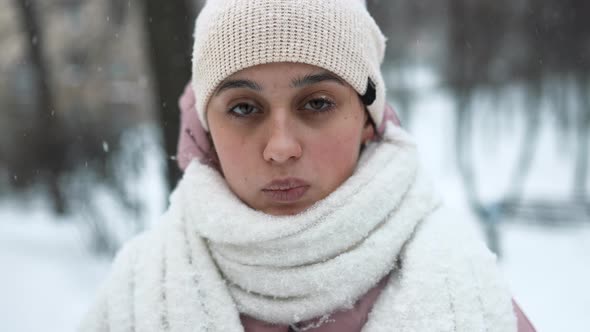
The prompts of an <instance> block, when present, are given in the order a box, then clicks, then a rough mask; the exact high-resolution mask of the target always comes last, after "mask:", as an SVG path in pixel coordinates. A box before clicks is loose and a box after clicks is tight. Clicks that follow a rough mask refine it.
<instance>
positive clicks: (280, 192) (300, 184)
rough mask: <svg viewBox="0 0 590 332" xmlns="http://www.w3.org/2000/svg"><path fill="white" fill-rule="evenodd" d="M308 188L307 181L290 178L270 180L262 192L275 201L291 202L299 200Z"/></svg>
mask: <svg viewBox="0 0 590 332" xmlns="http://www.w3.org/2000/svg"><path fill="white" fill-rule="evenodd" d="M308 189H309V184H308V183H307V182H305V181H303V180H301V179H297V178H288V179H281V180H274V181H272V182H270V183H269V184H267V185H266V186H265V187H264V188H263V189H262V192H263V193H264V194H265V195H266V196H267V197H268V198H270V199H272V200H274V201H277V202H283V203H290V202H295V201H297V200H299V199H300V198H301V197H302V196H303V195H305V193H306V192H307V190H308Z"/></svg>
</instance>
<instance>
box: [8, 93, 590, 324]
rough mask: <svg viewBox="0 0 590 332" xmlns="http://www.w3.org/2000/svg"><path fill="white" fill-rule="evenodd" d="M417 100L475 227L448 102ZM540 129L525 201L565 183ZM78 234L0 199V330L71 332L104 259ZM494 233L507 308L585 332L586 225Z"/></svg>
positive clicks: (444, 181) (550, 136)
mask: <svg viewBox="0 0 590 332" xmlns="http://www.w3.org/2000/svg"><path fill="white" fill-rule="evenodd" d="M421 100H423V102H421V103H420V104H417V105H415V108H414V109H413V112H414V114H415V117H414V121H413V125H412V126H411V131H412V133H413V134H414V135H415V137H416V139H417V141H418V144H419V146H420V148H421V157H422V160H423V163H424V167H425V168H426V170H427V171H428V172H429V173H430V174H431V175H432V176H433V179H434V181H435V184H436V186H437V187H438V188H439V191H440V192H441V193H442V194H443V197H444V198H445V200H446V202H447V204H448V205H450V206H451V207H453V209H454V210H455V211H454V212H455V213H456V214H457V215H459V216H463V217H465V218H470V219H472V220H474V222H475V218H474V216H473V214H472V213H471V212H470V211H469V209H468V208H467V206H466V204H465V194H464V192H463V190H462V187H461V181H460V178H459V176H458V174H457V171H456V168H455V165H454V161H453V160H454V155H453V152H452V148H451V145H452V113H451V107H452V105H451V104H450V102H449V99H448V98H446V97H445V96H444V95H437V94H436V93H433V94H430V95H429V97H428V98H422V99H421ZM514 121H515V123H518V121H519V120H518V119H515V120H514ZM545 123H547V124H548V125H547V126H545V127H544V130H543V136H542V140H541V144H540V147H539V155H538V157H537V159H536V165H538V166H536V168H535V169H533V172H532V173H531V176H530V177H529V178H528V181H527V184H526V186H525V187H526V188H525V189H526V192H527V194H530V195H533V196H534V195H536V194H537V193H540V195H541V196H544V197H545V196H546V195H545V194H546V193H553V194H555V193H558V194H559V195H563V193H564V192H567V190H568V188H569V186H570V185H571V181H565V180H563V181H555V180H552V181H548V178H555V175H556V174H562V175H563V177H565V178H567V176H566V175H564V174H565V173H567V172H568V170H569V167H570V166H569V165H570V164H568V162H567V160H566V161H563V160H564V158H562V157H559V158H558V156H562V155H559V154H558V152H559V151H558V150H559V149H558V147H556V146H555V142H556V141H557V140H556V139H555V132H554V130H552V129H553V128H552V127H551V125H550V124H551V119H545ZM499 133H500V135H498V138H497V140H499V141H498V143H499V144H498V146H496V147H492V148H490V147H482V149H485V151H487V152H489V153H486V154H482V156H480V157H478V163H479V164H478V169H486V171H485V173H484V174H486V176H480V177H479V178H480V180H481V181H482V182H481V184H482V186H481V187H482V188H484V189H483V190H482V191H483V192H482V196H483V197H486V198H490V199H493V198H495V197H498V196H499V195H501V194H502V192H503V191H505V188H506V186H507V184H506V183H505V182H506V179H508V176H507V174H508V173H509V171H507V170H506V169H505V168H506V166H507V165H510V158H512V157H509V156H508V157H506V155H510V153H511V152H513V151H511V150H510V147H512V149H513V150H514V146H515V144H514V141H515V136H514V135H512V136H511V135H509V134H506V135H505V136H503V135H501V133H502V132H501V131H500V132H499ZM506 147H508V151H505V150H506ZM154 151H155V150H154ZM498 156H500V157H498ZM502 156H503V157H502ZM158 158H160V159H161V158H162V156H161V155H159V154H158V153H154V155H153V157H151V159H158ZM498 158H500V159H498ZM566 159H567V158H566ZM487 169H489V170H487ZM145 173H146V174H144V175H142V176H141V177H140V181H142V183H139V184H136V185H137V187H138V188H140V190H139V192H146V193H149V195H150V197H148V199H150V200H153V201H154V202H155V201H163V199H162V195H163V185H162V182H163V180H162V175H161V171H160V169H159V168H158V167H157V163H156V166H154V167H148V168H147V170H146V172H145ZM488 173H489V174H488ZM563 177H560V178H563ZM154 204H155V206H156V208H154V207H153V206H154ZM154 204H151V206H152V209H151V212H149V213H148V214H149V215H148V216H146V218H148V219H150V220H151V219H154V218H156V216H157V214H158V213H159V211H161V210H162V208H163V206H162V205H158V204H157V203H154ZM81 234H82V233H81V231H80V228H79V227H77V226H76V225H75V223H74V222H68V221H67V220H65V221H64V220H57V218H56V217H54V216H53V215H52V214H51V213H50V212H48V209H47V207H46V206H45V205H44V204H43V202H39V201H33V202H32V203H29V204H27V205H22V203H16V202H15V201H13V200H11V199H9V200H7V201H4V202H0V266H2V272H1V273H0V295H1V296H0V331H9V332H20V331H23V332H24V331H27V332H28V331H49V332H50V331H56V332H58V331H59V332H62V331H74V330H75V327H76V325H77V323H78V322H79V320H80V319H81V317H82V315H83V314H84V312H85V311H86V310H87V308H88V305H89V304H90V303H91V302H92V299H93V296H94V294H95V292H96V290H97V287H98V285H99V284H100V281H101V280H103V279H104V277H105V275H106V273H107V272H108V268H109V261H108V259H107V258H97V257H94V256H92V255H91V254H89V252H88V249H87V248H86V247H85V243H84V241H85V240H84V236H83V235H81ZM500 236H501V248H502V251H503V257H502V260H501V268H502V269H503V271H504V274H505V276H506V279H507V281H508V283H509V284H510V286H511V288H512V292H513V294H514V297H515V299H516V301H517V302H519V303H520V304H521V306H522V308H523V309H524V311H525V312H526V313H527V315H528V316H529V317H530V318H531V320H532V322H533V323H534V325H535V326H536V327H537V329H538V331H540V332H545V331H548V332H552V331H555V332H561V331H572V332H576V331H580V332H584V331H590V285H588V280H590V222H588V223H585V224H581V223H577V224H571V225H569V226H567V227H559V228H557V227H546V226H545V227H543V226H539V225H534V224H532V225H531V224H530V223H529V224H523V223H506V224H502V225H501V226H500Z"/></svg>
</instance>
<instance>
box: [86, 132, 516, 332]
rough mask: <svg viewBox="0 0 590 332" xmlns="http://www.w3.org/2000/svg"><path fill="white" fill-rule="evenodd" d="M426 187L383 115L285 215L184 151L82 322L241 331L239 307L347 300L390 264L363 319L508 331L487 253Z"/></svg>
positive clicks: (281, 310) (504, 298)
mask: <svg viewBox="0 0 590 332" xmlns="http://www.w3.org/2000/svg"><path fill="white" fill-rule="evenodd" d="M205 188H206V190H205ZM431 192H432V191H431V190H430V189H429V188H428V186H427V185H425V183H424V181H422V180H421V179H420V172H419V171H418V167H417V156H416V150H415V147H414V145H413V143H412V142H411V141H410V140H409V138H408V136H407V134H405V133H404V132H403V131H401V130H400V129H398V128H395V127H393V126H389V127H388V129H387V132H386V134H385V137H384V139H383V140H382V141H381V142H379V143H372V144H370V145H369V146H368V147H367V149H366V150H365V151H364V152H363V157H362V158H361V160H360V161H359V166H358V168H357V170H356V172H355V173H354V174H353V176H351V177H350V178H349V179H348V180H347V181H346V182H345V183H344V184H343V185H342V186H341V187H339V188H338V189H337V190H336V191H335V192H334V193H332V194H331V195H329V196H328V197H327V198H326V199H324V200H322V201H320V202H318V203H317V204H316V205H314V206H313V207H311V208H309V209H308V210H306V211H305V212H303V213H300V214H298V215H295V216H283V217H275V216H270V215H266V214H263V213H260V212H258V211H255V210H252V209H250V208H249V207H247V206H246V205H245V204H243V203H242V202H241V201H239V199H238V198H237V197H236V196H235V195H234V194H232V193H231V191H230V189H229V188H228V187H227V185H226V184H225V181H224V180H223V178H222V177H221V176H220V175H219V174H218V173H216V172H215V171H214V170H212V169H210V168H208V167H206V166H203V165H200V164H197V163H193V164H191V166H190V167H189V168H188V169H187V171H186V174H185V177H184V178H183V180H182V181H181V183H180V184H179V186H178V188H177V190H176V191H175V193H174V194H173V196H172V202H171V207H170V209H169V211H168V212H167V214H166V215H165V219H166V221H165V222H163V223H162V224H160V225H159V226H158V227H157V228H156V229H155V230H154V231H152V232H148V233H147V234H145V235H143V236H142V237H140V238H139V239H137V240H135V241H134V243H132V244H131V245H129V246H127V248H125V249H124V250H123V252H122V253H121V254H119V257H118V258H117V262H116V263H115V268H114V272H113V275H112V276H111V281H110V282H109V283H108V285H107V289H106V290H105V294H106V295H104V298H103V300H102V301H103V302H104V303H102V305H100V304H99V306H98V308H97V309H95V311H94V312H93V313H92V314H91V316H90V318H89V320H88V321H87V325H86V327H89V328H88V329H83V330H85V331H86V330H88V331H93V330H102V329H101V328H99V326H102V327H108V328H110V329H111V331H132V330H134V331H160V330H164V331H166V330H170V331H242V330H243V327H242V326H241V323H240V319H239V313H245V314H247V315H250V316H252V317H255V318H258V319H261V320H264V321H267V322H272V323H279V324H293V323H296V322H299V321H305V320H308V319H311V318H314V317H319V316H323V315H327V314H329V313H331V312H334V311H336V310H340V309H345V308H350V307H351V306H352V305H353V304H354V302H355V301H356V300H358V299H359V298H360V297H361V296H362V295H363V294H365V293H366V292H367V291H368V290H369V289H371V288H372V287H373V286H374V285H375V284H376V283H377V282H378V281H379V280H380V279H382V278H383V277H384V276H386V275H388V274H390V273H391V277H390V280H389V281H388V284H387V286H386V287H385V289H384V290H383V291H382V293H381V295H380V296H379V298H378V300H377V302H376V303H375V305H374V307H373V309H372V311H371V313H370V316H369V321H368V322H367V324H365V327H364V328H363V331H470V332H471V331H502V332H505V331H515V326H516V324H515V320H514V315H513V314H512V310H511V303H510V295H509V294H508V292H507V291H506V288H505V287H504V285H503V284H502V283H501V281H500V280H501V279H500V278H499V276H498V274H497V271H496V270H495V269H496V267H495V260H494V257H493V256H492V255H491V254H489V253H488V252H487V251H486V250H485V248H484V247H483V246H482V245H481V244H480V243H479V242H478V241H476V240H475V239H473V238H472V237H471V234H469V233H468V232H467V233H466V232H465V231H464V230H463V228H464V227H463V225H460V224H456V223H454V222H446V221H445V220H441V218H436V217H433V216H431V214H433V211H434V210H436V208H437V206H438V203H437V199H436V198H435V197H434V196H433V195H432V194H431ZM435 214H436V213H435ZM465 234H468V235H465Z"/></svg>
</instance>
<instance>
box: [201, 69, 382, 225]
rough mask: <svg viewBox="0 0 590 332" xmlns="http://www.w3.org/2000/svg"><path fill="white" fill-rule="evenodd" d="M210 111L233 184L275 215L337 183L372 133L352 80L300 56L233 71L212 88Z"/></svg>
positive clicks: (213, 133) (250, 200) (301, 206)
mask: <svg viewBox="0 0 590 332" xmlns="http://www.w3.org/2000/svg"><path fill="white" fill-rule="evenodd" d="M207 118H208V123H209V129H210V131H211V137H212V139H213V144H214V146H215V150H216V151H217V155H218V157H219V162H220V165H221V169H222V171H223V175H224V177H225V179H226V181H227V183H228V185H229V187H230V188H231V190H232V191H233V192H234V193H235V194H236V195H237V196H238V197H239V198H240V199H241V200H242V201H244V202H245V203H246V204H248V206H250V207H252V208H254V209H256V210H259V211H262V212H265V213H268V214H272V215H287V214H296V213H299V212H301V211H303V210H305V209H306V208H308V207H310V206H311V205H313V204H314V203H316V202H317V201H319V200H321V199H323V198H325V197H326V196H328V195H329V194H330V193H332V192H333V191H334V190H336V188H338V186H340V185H341V184H342V183H343V182H344V181H345V180H346V179H347V178H348V177H350V175H351V174H352V173H353V171H354V169H355V166H356V163H357V160H358V157H359V151H360V146H361V144H362V143H363V142H365V141H366V140H369V139H371V138H372V137H373V135H374V131H373V127H372V126H371V124H370V121H368V116H367V115H366V112H365V110H364V107H363V105H362V103H361V101H360V98H359V97H358V95H357V93H356V91H355V90H354V89H353V88H352V87H351V86H349V85H348V84H347V83H346V82H344V81H343V80H342V79H340V78H339V77H337V76H336V75H334V74H332V73H330V72H328V71H326V70H324V69H321V68H319V67H315V66H311V65H306V64H298V63H272V64H265V65H259V66H255V67H251V68H248V69H244V70H242V71H240V72H238V73H236V74H234V75H232V76H230V77H228V78H227V79H226V80H225V81H223V82H222V83H221V84H220V85H219V86H218V87H217V89H216V91H215V92H214V93H213V96H212V97H211V99H210V101H209V104H208V105H207Z"/></svg>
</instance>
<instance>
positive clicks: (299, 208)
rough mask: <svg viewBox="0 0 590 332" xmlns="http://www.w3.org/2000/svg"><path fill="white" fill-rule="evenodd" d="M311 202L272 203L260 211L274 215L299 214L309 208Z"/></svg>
mask: <svg viewBox="0 0 590 332" xmlns="http://www.w3.org/2000/svg"><path fill="white" fill-rule="evenodd" d="M310 206H311V204H302V203H299V204H272V205H269V206H266V207H264V208H262V209H260V210H259V211H261V212H264V213H266V214H270V215H273V216H292V215H296V214H299V213H301V212H303V211H305V210H306V209H307V208H309V207H310Z"/></svg>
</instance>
